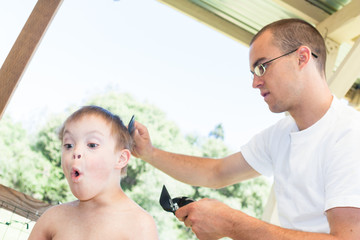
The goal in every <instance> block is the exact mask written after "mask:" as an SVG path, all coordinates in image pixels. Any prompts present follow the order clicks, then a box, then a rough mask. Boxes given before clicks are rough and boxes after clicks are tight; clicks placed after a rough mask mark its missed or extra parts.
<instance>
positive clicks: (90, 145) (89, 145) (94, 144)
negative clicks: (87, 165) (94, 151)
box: [88, 143, 99, 148]
mask: <svg viewBox="0 0 360 240" xmlns="http://www.w3.org/2000/svg"><path fill="white" fill-rule="evenodd" d="M97 146H99V144H97V143H88V147H90V148H96V147H97Z"/></svg>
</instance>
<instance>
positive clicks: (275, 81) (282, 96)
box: [249, 31, 297, 113]
mask: <svg viewBox="0 0 360 240" xmlns="http://www.w3.org/2000/svg"><path fill="white" fill-rule="evenodd" d="M272 41H273V40H272V34H271V32H270V31H265V32H264V33H263V34H261V35H260V36H259V37H258V38H257V39H256V40H255V41H254V42H253V44H252V45H251V46H250V56H249V57H250V59H249V63H250V70H251V71H252V72H253V71H254V68H255V67H256V66H257V65H259V64H262V63H265V62H267V61H269V60H271V59H273V58H277V57H279V56H281V55H283V54H284V52H281V51H280V49H279V48H278V47H276V46H275V45H274V44H273V43H272ZM294 55H295V54H289V55H287V56H284V57H281V58H279V59H276V60H275V61H272V62H270V63H269V64H267V65H266V66H265V73H264V75H262V76H261V77H259V76H257V75H256V74H254V79H253V88H258V89H259V90H260V94H261V96H262V97H263V98H264V100H265V102H266V103H267V104H268V106H269V109H270V110H271V111H272V112H275V113H279V112H284V111H289V110H290V108H291V102H292V99H293V97H294V96H295V95H296V92H297V88H296V87H297V86H296V84H295V81H294V80H295V71H294V70H295V66H294V65H293V64H295V61H291V60H294Z"/></svg>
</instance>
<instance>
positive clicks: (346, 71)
mask: <svg viewBox="0 0 360 240" xmlns="http://www.w3.org/2000/svg"><path fill="white" fill-rule="evenodd" d="M359 62H360V37H359V38H358V39H357V40H356V42H355V43H354V45H353V47H352V48H351V50H350V52H349V53H348V54H347V55H346V57H345V59H344V60H343V61H342V62H341V64H340V66H339V67H338V69H337V70H336V72H335V73H334V74H333V75H332V77H331V78H330V80H329V87H330V89H331V91H332V92H333V93H334V94H335V95H336V96H337V97H338V98H343V97H344V96H345V94H346V93H347V91H349V89H350V88H351V86H352V85H353V84H354V82H355V81H356V79H357V78H358V77H359V76H360V68H359Z"/></svg>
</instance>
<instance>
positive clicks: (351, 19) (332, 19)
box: [317, 0, 360, 43]
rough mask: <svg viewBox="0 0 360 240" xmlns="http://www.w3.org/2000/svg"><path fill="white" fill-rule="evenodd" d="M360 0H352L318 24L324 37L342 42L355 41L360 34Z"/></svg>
mask: <svg viewBox="0 0 360 240" xmlns="http://www.w3.org/2000/svg"><path fill="white" fill-rule="evenodd" d="M359 9H360V0H352V1H351V2H350V3H349V4H348V5H346V6H345V7H343V8H342V9H340V10H339V11H337V12H335V13H334V14H332V15H331V16H329V17H328V18H326V19H325V20H324V21H322V22H321V23H319V24H318V25H317V29H318V30H319V31H320V33H321V35H323V36H324V37H328V38H331V39H332V40H334V41H335V42H338V43H342V42H346V41H353V40H354V39H355V38H356V37H357V36H359V35H360V27H359V26H360V11H359Z"/></svg>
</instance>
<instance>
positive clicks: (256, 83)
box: [252, 74, 264, 88]
mask: <svg viewBox="0 0 360 240" xmlns="http://www.w3.org/2000/svg"><path fill="white" fill-rule="evenodd" d="M263 85H264V80H263V79H262V77H259V76H257V75H256V74H254V76H253V82H252V87H253V88H260V87H261V86H263Z"/></svg>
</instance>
